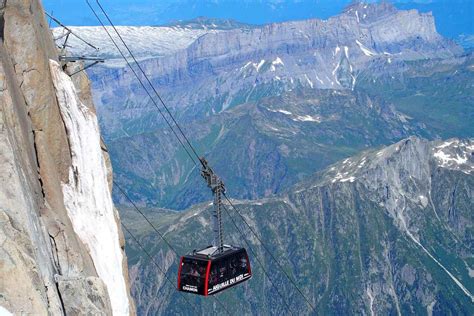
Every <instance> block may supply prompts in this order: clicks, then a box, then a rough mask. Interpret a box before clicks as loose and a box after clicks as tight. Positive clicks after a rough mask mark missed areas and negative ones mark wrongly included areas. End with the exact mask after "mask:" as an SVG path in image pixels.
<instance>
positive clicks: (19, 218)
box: [0, 0, 134, 315]
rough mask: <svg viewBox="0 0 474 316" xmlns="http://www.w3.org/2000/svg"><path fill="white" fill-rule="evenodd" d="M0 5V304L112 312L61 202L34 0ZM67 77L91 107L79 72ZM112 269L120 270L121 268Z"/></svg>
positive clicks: (56, 140)
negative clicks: (72, 80) (72, 79)
mask: <svg viewBox="0 0 474 316" xmlns="http://www.w3.org/2000/svg"><path fill="white" fill-rule="evenodd" d="M0 5H1V10H0V14H1V17H2V19H1V21H0V22H3V23H2V29H1V30H2V34H1V35H2V37H1V41H0V58H1V63H0V254H1V255H0V279H1V283H0V306H2V307H3V308H4V309H6V310H7V311H9V312H11V313H13V314H36V315H45V314H52V315H61V314H65V313H68V314H70V313H72V314H76V313H77V314H97V313H99V314H112V311H113V306H112V304H111V300H110V297H109V293H108V291H109V290H108V288H107V286H106V284H105V283H104V280H102V279H101V278H100V276H99V275H98V274H97V271H96V267H95V262H94V261H93V259H92V258H91V255H90V249H88V247H87V246H86V245H85V244H84V242H83V240H81V238H80V237H79V236H78V235H77V232H76V231H75V230H74V228H73V224H72V222H71V218H70V216H69V214H68V211H67V210H66V207H65V197H64V196H63V186H64V185H65V184H67V183H68V182H69V174H70V170H71V169H72V160H71V151H70V138H69V137H70V135H68V133H67V130H66V128H65V125H64V121H63V117H62V114H61V112H60V107H59V104H58V100H57V95H56V93H57V90H56V88H55V87H54V85H53V80H52V77H51V72H50V65H49V63H50V60H53V61H56V62H57V61H58V52H57V50H56V47H55V44H54V42H53V40H52V36H51V33H50V31H49V28H48V24H47V23H46V20H45V18H44V15H43V8H42V6H41V3H40V2H39V1H38V0H10V1H3V2H2V3H0ZM74 84H75V86H76V90H77V91H78V92H77V95H78V98H79V99H80V100H81V102H83V103H84V104H85V105H86V106H88V107H90V108H91V111H93V109H92V107H93V104H92V102H91V94H90V89H89V81H88V79H87V77H86V76H85V75H83V74H81V75H79V76H77V77H76V78H74ZM94 111H95V110H94ZM103 155H104V158H103V159H104V161H108V156H107V153H106V152H105V151H104V152H103ZM107 172H108V173H109V177H111V167H110V164H109V166H108V168H107ZM77 176H78V177H79V178H81V175H77ZM107 189H109V188H107ZM115 216H116V221H114V223H113V225H116V226H117V227H118V230H119V231H120V225H119V223H120V220H119V218H118V215H117V214H115ZM120 234H121V233H120ZM120 234H118V235H117V236H116V242H117V243H119V242H120V243H121V247H122V249H123V241H119V238H120ZM122 267H125V268H126V257H125V255H124V254H123V262H122ZM121 269H123V268H121ZM119 277H120V278H123V279H125V280H128V274H127V272H126V269H124V275H121V276H119ZM129 301H130V304H129V305H130V313H134V308H133V302H132V301H131V300H129Z"/></svg>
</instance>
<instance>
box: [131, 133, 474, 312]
mask: <svg viewBox="0 0 474 316" xmlns="http://www.w3.org/2000/svg"><path fill="white" fill-rule="evenodd" d="M473 172H474V142H473V140H472V139H471V140H459V139H451V140H449V141H446V142H440V141H437V142H428V141H425V140H422V139H419V138H415V137H412V138H408V139H405V140H403V141H400V142H398V143H396V144H394V145H391V146H388V147H384V148H380V149H378V150H370V151H366V152H363V153H361V154H359V155H357V156H354V157H351V158H348V159H345V160H343V161H340V162H338V163H336V164H334V165H332V166H330V167H329V168H327V169H325V170H323V171H321V172H319V173H317V174H315V175H314V176H313V177H312V178H311V179H308V180H307V181H304V182H301V183H299V184H298V185H296V186H294V187H293V188H291V189H290V190H288V192H287V193H285V194H282V195H279V196H276V197H273V198H269V199H264V200H256V201H235V204H237V207H238V208H239V210H240V212H241V213H242V214H243V216H244V217H245V218H246V219H247V221H248V222H249V223H250V225H252V227H253V228H254V229H255V230H256V231H257V233H258V235H259V236H260V237H261V238H262V239H263V240H264V242H265V243H266V245H267V246H268V247H269V249H271V251H272V252H273V254H274V255H275V256H276V258H277V260H279V263H280V264H281V265H282V266H283V267H284V269H286V271H287V272H289V273H290V274H291V275H292V277H293V279H294V280H295V281H296V283H297V284H298V285H299V286H300V287H301V288H302V290H303V292H304V293H305V295H306V296H307V297H308V298H309V300H310V301H311V303H312V304H313V305H314V306H315V307H316V308H315V311H314V312H313V311H311V309H310V308H308V305H307V304H306V303H305V302H304V300H303V299H302V298H301V296H300V295H299V294H298V293H297V292H296V290H295V288H294V287H292V285H291V284H290V283H289V281H288V280H287V279H286V278H285V276H284V275H282V273H281V271H279V269H278V268H277V267H276V265H275V263H274V262H273V261H272V260H271V258H270V257H269V255H268V254H267V253H266V252H265V250H264V249H263V248H262V246H261V244H260V243H259V242H258V241H257V240H256V239H255V238H254V237H253V236H252V235H251V233H250V231H249V230H248V228H247V227H245V225H243V223H242V222H241V220H240V219H239V217H238V216H237V215H236V214H235V212H234V211H229V214H227V213H225V216H224V218H225V225H224V230H225V233H226V242H227V243H232V244H238V245H244V246H246V244H245V243H244V241H243V240H242V238H246V239H247V240H248V241H249V243H250V245H251V247H252V248H253V249H254V251H255V252H256V253H257V255H258V257H259V259H260V260H261V261H262V262H263V264H264V266H265V268H266V269H267V271H269V274H270V275H271V277H272V278H273V282H274V283H275V284H276V286H277V287H278V290H279V291H280V292H281V293H285V295H284V299H285V300H286V302H287V303H288V304H289V306H290V308H291V311H292V312H293V313H294V314H317V315H348V314H365V315H387V314H397V315H404V314H428V315H434V314H459V315H469V314H472V313H473V311H474V310H473V306H474V305H473V303H474V295H473V293H474V283H473V282H472V278H473V277H474V274H473V267H474V261H473V259H472V252H473V244H474V243H473V238H472V236H473V235H472V232H473V225H472V223H473V220H474V218H473V213H472V209H473V207H474V204H473V195H472V193H473V192H472V188H473V185H474V182H473V181H474V178H473V176H472V174H473ZM209 207H210V206H208V205H207V204H206V205H200V206H196V207H194V208H192V209H190V210H189V211H187V212H185V213H181V214H179V213H173V212H166V211H149V213H148V214H149V216H150V217H151V218H152V220H153V221H154V223H155V224H157V225H158V226H159V227H160V229H161V231H162V232H164V233H165V234H166V236H167V238H168V240H170V241H171V242H172V244H173V245H174V246H176V247H177V248H178V251H179V252H180V253H186V252H189V251H192V250H193V249H195V248H197V247H200V246H203V245H207V244H208V243H209V242H211V239H212V238H211V237H212V236H208V237H209V238H206V236H207V235H206V232H210V228H209V227H210V212H209V211H210V209H209ZM124 216H126V217H127V219H128V220H130V221H132V222H135V223H134V227H135V228H136V231H135V232H136V233H137V234H140V235H141V237H142V239H141V240H142V241H143V242H145V243H149V245H150V249H152V253H153V255H154V257H155V259H156V260H157V261H158V262H161V263H162V264H163V265H162V267H166V268H167V269H168V273H169V275H175V273H176V270H177V266H176V265H177V261H176V260H177V258H175V257H174V255H173V253H172V252H170V250H169V249H168V248H167V246H166V245H165V244H163V243H161V242H160V243H158V244H157V243H156V238H155V235H154V233H153V232H152V231H151V230H150V229H147V228H146V227H147V226H146V224H145V223H143V221H142V220H140V219H139V218H138V217H137V216H136V215H135V214H134V213H133V212H132V211H130V212H129V211H127V210H126V209H125V210H124ZM229 216H232V217H233V218H234V220H236V221H237V223H238V225H239V226H240V229H241V230H243V231H244V232H245V234H246V236H244V237H242V236H240V235H239V234H238V232H237V231H236V229H235V227H234V226H233V225H232V224H231V222H230V220H229ZM132 247H135V246H133V245H132ZM131 253H135V252H133V251H132V252H131ZM250 254H251V256H250V260H251V262H252V264H253V270H252V271H253V272H254V276H253V278H252V279H251V280H250V281H248V282H247V283H246V284H245V285H241V286H238V287H236V288H234V289H232V290H229V291H227V292H226V293H223V294H222V295H219V299H221V301H223V302H224V304H228V305H227V306H228V308H235V309H238V310H239V311H242V313H249V314H250V313H252V312H255V311H258V312H259V313H268V314H281V313H282V311H283V312H286V308H285V305H284V303H283V302H282V299H281V298H280V297H279V296H278V295H277V293H276V290H275V288H274V287H273V286H272V285H271V283H270V282H269V281H268V279H267V278H266V277H265V276H264V275H263V272H262V270H261V268H260V266H259V264H258V263H257V260H256V258H255V256H254V255H252V253H250ZM131 272H132V279H133V291H134V295H135V297H136V298H137V302H138V310H139V311H140V312H148V313H150V314H164V315H167V314H173V313H177V312H178V313H179V312H182V313H191V312H190V311H189V310H188V309H187V307H188V306H187V305H186V304H184V302H183V301H182V299H181V298H180V297H179V295H178V294H177V293H175V292H174V289H171V287H169V286H168V285H166V284H165V283H164V281H163V278H162V275H161V274H160V273H158V271H156V268H155V267H154V266H153V265H152V264H150V263H149V262H146V261H145V260H143V259H141V257H140V254H139V253H138V254H137V255H136V257H135V256H132V257H131ZM158 284H161V286H157V285H158ZM158 293H160V294H159V295H158ZM167 294H169V295H170V296H169V298H168V299H167V300H163V299H162V297H164V296H166V295H167ZM231 304H232V305H231ZM230 306H232V307H230ZM198 308H200V309H201V311H202V312H211V311H213V312H219V311H220V306H219V305H217V304H211V302H205V303H204V302H203V303H202V304H200V305H199V307H198Z"/></svg>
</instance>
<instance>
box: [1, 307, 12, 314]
mask: <svg viewBox="0 0 474 316" xmlns="http://www.w3.org/2000/svg"><path fill="white" fill-rule="evenodd" d="M12 315H13V314H12V313H10V312H9V311H8V310H7V309H6V308H5V307H3V306H0V316H12Z"/></svg>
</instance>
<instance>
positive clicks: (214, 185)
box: [200, 158, 225, 253]
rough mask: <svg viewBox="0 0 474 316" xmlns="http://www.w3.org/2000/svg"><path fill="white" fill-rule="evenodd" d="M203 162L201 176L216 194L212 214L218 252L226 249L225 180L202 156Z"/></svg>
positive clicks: (214, 194)
mask: <svg viewBox="0 0 474 316" xmlns="http://www.w3.org/2000/svg"><path fill="white" fill-rule="evenodd" d="M200 160H201V163H202V170H201V176H202V177H203V178H204V180H206V182H207V186H208V187H209V188H210V189H211V191H212V194H213V196H214V212H213V214H212V220H213V231H214V243H215V246H216V247H217V252H218V253H220V252H222V251H223V249H224V234H223V231H222V195H223V194H224V193H225V185H224V182H222V180H221V179H220V178H219V177H218V176H217V175H216V174H215V173H214V171H213V170H212V169H211V167H209V164H208V163H207V161H206V159H204V158H200Z"/></svg>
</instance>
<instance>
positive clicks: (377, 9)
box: [343, 1, 398, 20]
mask: <svg viewBox="0 0 474 316" xmlns="http://www.w3.org/2000/svg"><path fill="white" fill-rule="evenodd" d="M397 12H398V10H397V8H396V7H395V6H394V5H393V4H392V3H390V2H388V1H382V2H378V3H365V2H363V1H357V2H354V3H352V4H350V5H348V6H347V7H346V8H345V9H344V10H343V13H344V14H347V15H353V16H356V18H357V19H358V20H359V19H362V20H365V19H366V18H369V17H370V18H371V19H380V18H382V17H384V16H387V15H390V14H395V13H397Z"/></svg>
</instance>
